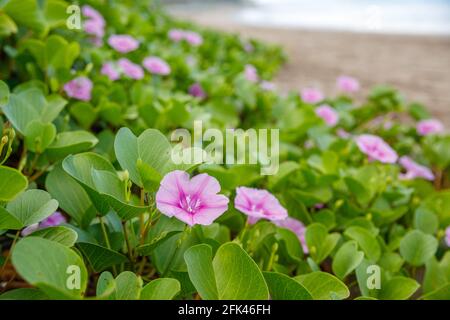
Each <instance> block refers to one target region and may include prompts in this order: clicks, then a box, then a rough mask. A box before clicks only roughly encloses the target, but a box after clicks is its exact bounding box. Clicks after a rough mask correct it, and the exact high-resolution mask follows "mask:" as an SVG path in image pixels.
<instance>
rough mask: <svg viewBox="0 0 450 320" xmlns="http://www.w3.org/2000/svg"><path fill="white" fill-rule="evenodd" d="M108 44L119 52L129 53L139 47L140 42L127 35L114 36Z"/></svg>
mask: <svg viewBox="0 0 450 320" xmlns="http://www.w3.org/2000/svg"><path fill="white" fill-rule="evenodd" d="M108 44H109V45H110V46H111V47H112V48H113V49H114V50H116V51H117V52H120V53H128V52H131V51H134V50H136V49H137V48H138V47H139V41H137V40H136V39H135V38H133V37H132V36H130V35H127V34H119V35H112V36H110V37H109V39H108Z"/></svg>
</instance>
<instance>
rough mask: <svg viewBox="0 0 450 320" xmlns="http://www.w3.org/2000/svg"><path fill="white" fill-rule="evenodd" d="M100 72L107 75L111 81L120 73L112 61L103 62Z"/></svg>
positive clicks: (117, 77) (118, 76)
mask: <svg viewBox="0 0 450 320" xmlns="http://www.w3.org/2000/svg"><path fill="white" fill-rule="evenodd" d="M100 73H101V74H103V75H105V76H107V77H108V78H109V80H111V81H115V80H117V79H119V78H120V73H119V71H118V70H117V68H116V67H115V66H114V64H113V63H112V62H106V63H104V64H103V66H102V69H101V70H100Z"/></svg>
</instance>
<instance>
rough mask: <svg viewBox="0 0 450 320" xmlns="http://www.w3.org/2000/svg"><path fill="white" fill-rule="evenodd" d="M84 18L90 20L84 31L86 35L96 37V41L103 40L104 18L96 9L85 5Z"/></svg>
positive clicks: (83, 9) (82, 10) (83, 8)
mask: <svg viewBox="0 0 450 320" xmlns="http://www.w3.org/2000/svg"><path fill="white" fill-rule="evenodd" d="M81 12H82V14H83V16H85V17H87V18H89V19H87V20H86V21H85V22H84V24H83V27H84V31H86V33H88V34H91V35H94V36H95V37H96V39H99V38H102V37H103V36H104V34H105V24H106V23H105V19H103V16H102V15H101V14H100V13H99V12H98V11H97V10H95V9H94V8H92V7H91V6H89V5H84V6H83V7H82V8H81Z"/></svg>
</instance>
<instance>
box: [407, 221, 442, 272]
mask: <svg viewBox="0 0 450 320" xmlns="http://www.w3.org/2000/svg"><path fill="white" fill-rule="evenodd" d="M437 248H438V241H437V239H436V238H435V237H433V236H432V235H429V234H425V233H423V232H422V231H420V230H412V231H410V232H408V233H407V234H406V235H405V236H404V237H403V239H402V240H401V241H400V254H401V255H402V257H403V258H404V259H405V260H406V261H407V262H409V263H410V264H411V265H413V266H416V267H418V266H421V265H423V264H425V263H426V262H427V261H428V260H429V259H431V258H432V257H433V256H434V254H435V253H436V250H437Z"/></svg>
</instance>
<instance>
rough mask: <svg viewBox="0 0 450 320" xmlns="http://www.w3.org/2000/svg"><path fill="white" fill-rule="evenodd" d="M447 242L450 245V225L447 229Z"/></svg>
mask: <svg viewBox="0 0 450 320" xmlns="http://www.w3.org/2000/svg"><path fill="white" fill-rule="evenodd" d="M445 243H446V244H447V246H448V247H450V226H448V227H447V229H445Z"/></svg>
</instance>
